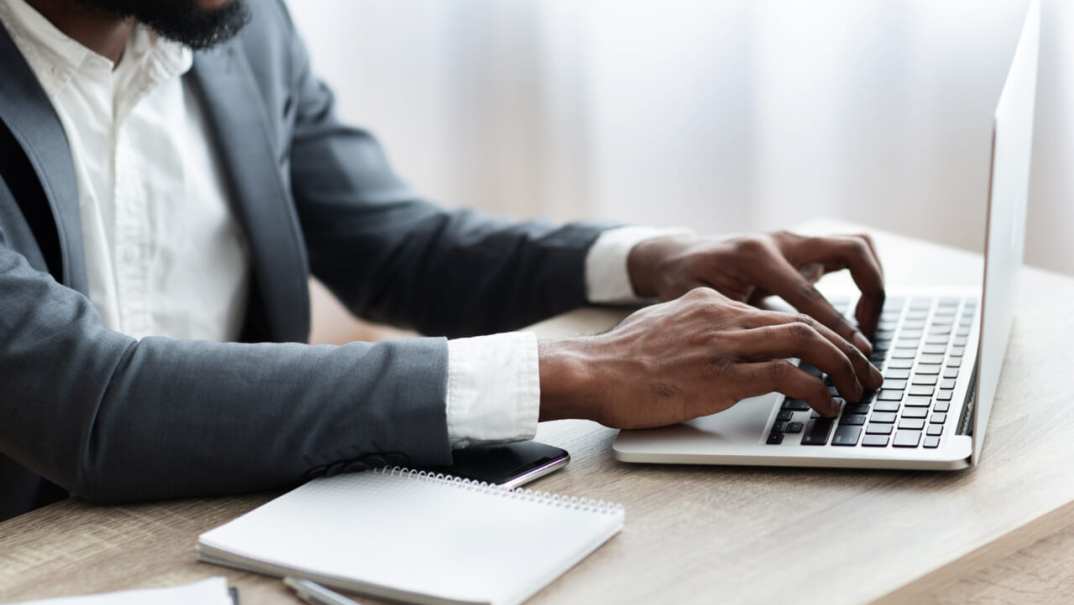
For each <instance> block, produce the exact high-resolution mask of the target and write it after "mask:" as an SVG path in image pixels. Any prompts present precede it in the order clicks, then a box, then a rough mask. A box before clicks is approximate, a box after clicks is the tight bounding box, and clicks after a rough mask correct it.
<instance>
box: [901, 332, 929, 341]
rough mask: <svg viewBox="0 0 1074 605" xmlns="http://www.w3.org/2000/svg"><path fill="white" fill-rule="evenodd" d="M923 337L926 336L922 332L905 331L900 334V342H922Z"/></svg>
mask: <svg viewBox="0 0 1074 605" xmlns="http://www.w3.org/2000/svg"><path fill="white" fill-rule="evenodd" d="M922 336H924V334H923V333H922V332H921V330H903V331H902V332H900V333H899V339H900V340H903V339H906V340H911V339H913V340H920V339H921V337H922Z"/></svg>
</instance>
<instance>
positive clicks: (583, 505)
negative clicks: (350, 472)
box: [372, 466, 623, 515]
mask: <svg viewBox="0 0 1074 605" xmlns="http://www.w3.org/2000/svg"><path fill="white" fill-rule="evenodd" d="M372 472H374V473H379V474H382V475H387V476H389V477H397V476H398V477H407V478H410V479H418V480H421V481H436V482H438V483H445V484H449V485H453V486H455V487H459V488H462V489H467V490H472V491H477V492H481V493H486V494H496V495H499V496H501V497H504V498H510V499H513V500H523V501H526V502H538V503H541V504H549V505H551V506H558V507H561V508H569V509H572V510H583V511H590V512H594V513H598V514H607V515H611V514H616V513H618V512H620V511H622V510H623V505H622V504H619V503H618V502H608V501H606V500H597V499H595V498H582V497H579V496H561V495H559V494H553V493H551V492H542V491H537V490H531V489H523V488H520V487H519V488H515V489H507V488H505V487H501V486H499V485H496V484H495V483H489V482H487V481H475V480H473V479H463V478H462V477H456V476H454V475H445V474H444V473H432V472H429V471H423V470H418V469H413V468H408V467H405V466H391V467H388V466H385V467H381V468H377V469H373V471H372Z"/></svg>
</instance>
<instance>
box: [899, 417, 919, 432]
mask: <svg viewBox="0 0 1074 605" xmlns="http://www.w3.org/2000/svg"><path fill="white" fill-rule="evenodd" d="M923 428H925V421H924V420H923V419H921V418H903V419H902V420H900V421H899V429H900V430H903V429H909V430H911V431H920V430H921V429H923Z"/></svg>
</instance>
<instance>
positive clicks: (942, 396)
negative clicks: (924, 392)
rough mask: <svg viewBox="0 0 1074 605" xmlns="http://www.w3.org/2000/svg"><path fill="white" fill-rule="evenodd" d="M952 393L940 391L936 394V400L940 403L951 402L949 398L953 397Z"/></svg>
mask: <svg viewBox="0 0 1074 605" xmlns="http://www.w3.org/2000/svg"><path fill="white" fill-rule="evenodd" d="M954 393H955V392H954V391H940V392H939V393H937V394H936V399H938V400H940V401H951V397H952V396H953V395H954Z"/></svg>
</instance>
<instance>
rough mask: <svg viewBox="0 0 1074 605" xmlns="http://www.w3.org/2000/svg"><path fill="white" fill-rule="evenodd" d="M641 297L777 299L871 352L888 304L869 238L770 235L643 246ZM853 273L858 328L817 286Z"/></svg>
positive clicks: (634, 265) (635, 269)
mask: <svg viewBox="0 0 1074 605" xmlns="http://www.w3.org/2000/svg"><path fill="white" fill-rule="evenodd" d="M627 267H628V271H629V273H630V279H631V283H632V284H633V286H634V291H635V292H636V293H637V294H638V295H639V296H642V297H658V298H660V299H661V300H671V299H673V298H676V297H678V296H681V295H682V294H684V293H686V292H687V291H689V290H691V289H693V288H697V287H699V286H708V287H710V288H714V289H716V290H718V291H719V292H720V293H722V294H724V295H725V296H727V297H729V298H731V299H734V300H737V301H742V302H749V303H757V302H759V301H760V300H761V299H762V298H764V297H765V296H768V295H770V294H775V295H778V296H780V297H782V298H783V299H784V300H786V301H787V302H788V303H789V304H791V305H792V306H793V307H794V308H796V309H798V310H799V311H801V312H802V313H806V314H808V315H810V316H812V317H813V318H814V319H816V320H817V321H819V322H821V323H822V324H824V325H825V326H827V327H829V328H831V329H832V330H834V331H835V332H836V333H838V334H839V335H840V336H842V337H843V338H845V339H846V340H849V341H851V342H853V343H854V344H855V345H856V346H857V347H858V348H859V349H861V350H862V351H865V352H866V353H870V352H871V351H872V347H871V345H870V344H869V341H868V339H866V338H865V336H864V335H863V334H862V332H864V333H865V334H870V335H871V334H872V333H873V331H874V330H875V329H876V323H877V321H878V319H879V316H880V310H881V308H882V307H883V304H884V277H883V269H882V268H881V266H880V259H879V257H878V256H877V254H876V247H875V246H874V245H873V242H872V239H870V238H869V236H868V235H847V236H840V237H804V236H801V235H796V234H794V233H789V232H786V231H781V232H778V233H773V234H770V235H758V236H746V237H736V238H731V239H722V240H721V239H713V238H703V237H697V236H667V237H659V238H655V239H651V240H647V241H644V242H641V243H640V244H638V245H637V246H635V247H634V249H633V250H631V252H630V255H629V257H628V260H627ZM842 269H850V274H851V276H852V277H853V278H854V282H855V283H856V284H857V286H858V288H859V289H860V290H861V293H862V296H861V299H860V300H859V302H858V307H857V309H856V311H855V318H856V319H857V322H858V326H859V328H860V331H859V329H856V328H855V327H854V326H852V325H851V324H850V323H848V322H847V321H846V320H845V319H844V318H843V316H842V315H840V314H839V312H837V311H836V310H835V309H834V308H833V307H832V305H831V304H829V303H828V301H827V300H826V299H825V298H824V296H823V295H821V293H820V292H819V291H818V290H817V289H816V288H815V287H813V284H814V283H815V282H816V281H817V280H819V279H820V278H821V277H822V276H823V275H824V274H825V273H829V272H832V271H839V270H842Z"/></svg>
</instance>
